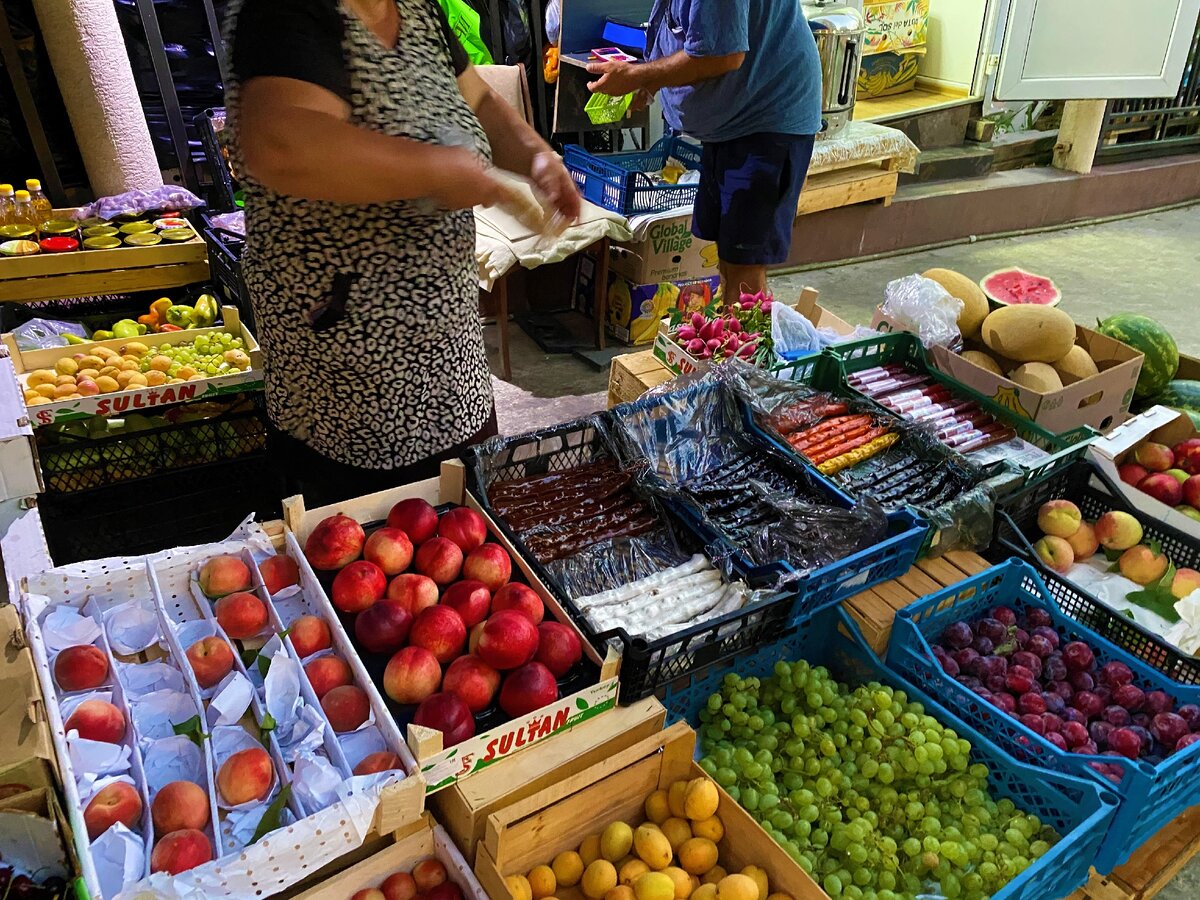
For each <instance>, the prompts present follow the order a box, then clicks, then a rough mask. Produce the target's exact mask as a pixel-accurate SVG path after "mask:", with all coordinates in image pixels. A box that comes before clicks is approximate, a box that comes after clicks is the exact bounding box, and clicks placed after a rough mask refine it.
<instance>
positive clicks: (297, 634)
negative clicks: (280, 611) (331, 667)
mask: <svg viewBox="0 0 1200 900" xmlns="http://www.w3.org/2000/svg"><path fill="white" fill-rule="evenodd" d="M288 637H290V638H291V639H292V646H293V647H295V648H296V655H297V656H299V657H300V658H301V659H304V658H305V657H308V656H312V655H313V654H314V653H319V652H320V651H322V650H328V649H329V648H330V647H332V646H333V636H332V635H331V634H330V633H329V626H328V625H326V624H325V620H324V619H320V618H318V617H317V616H300V618H298V619H296V621H294V622H293V623H292V625H291V627H290V628H289V629H288Z"/></svg>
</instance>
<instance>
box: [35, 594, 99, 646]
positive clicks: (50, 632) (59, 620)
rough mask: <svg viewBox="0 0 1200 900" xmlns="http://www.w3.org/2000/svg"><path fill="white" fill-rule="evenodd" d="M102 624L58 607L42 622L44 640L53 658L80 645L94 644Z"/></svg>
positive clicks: (71, 610)
mask: <svg viewBox="0 0 1200 900" xmlns="http://www.w3.org/2000/svg"><path fill="white" fill-rule="evenodd" d="M99 637H100V623H99V622H97V621H96V620H95V619H93V618H92V617H91V616H85V615H81V614H80V613H79V612H78V610H74V609H71V608H69V607H66V606H59V607H56V608H54V609H52V610H50V612H49V613H48V614H47V615H46V618H44V619H43V620H42V639H43V640H44V641H45V642H46V649H47V650H48V651H49V652H50V654H51V656H53V655H54V654H57V653H58V652H59V651H61V650H66V649H67V648H68V647H74V646H76V645H78V644H94V643H96V639H97V638H99Z"/></svg>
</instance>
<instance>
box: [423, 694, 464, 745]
mask: <svg viewBox="0 0 1200 900" xmlns="http://www.w3.org/2000/svg"><path fill="white" fill-rule="evenodd" d="M412 720H413V724H414V725H420V726H422V727H423V728H432V729H434V730H435V731H440V732H441V733H442V746H443V747H444V748H445V747H453V746H454V745H455V744H461V743H462V742H463V741H465V740H467V738H471V737H474V736H475V718H474V717H473V716H472V715H471V710H470V709H468V708H467V704H466V703H464V702H463V700H462V698H461V697H459V696H458V695H457V694H451V693H450V692H448V691H443V692H441V693H437V694H433V695H431V696H429V697H427V698H426V699H424V700H422V701H421V704H420V706H418V707H417V710H416V712H414V713H413V719H412Z"/></svg>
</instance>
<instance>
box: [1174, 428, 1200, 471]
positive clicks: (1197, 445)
mask: <svg viewBox="0 0 1200 900" xmlns="http://www.w3.org/2000/svg"><path fill="white" fill-rule="evenodd" d="M1171 452H1172V453H1173V454H1174V455H1175V465H1177V466H1179V468H1181V469H1183V471H1185V472H1187V473H1188V474H1189V475H1200V437H1194V438H1188V439H1187V440H1186V441H1180V442H1179V443H1178V444H1176V445H1175V446H1174V447H1172V448H1171Z"/></svg>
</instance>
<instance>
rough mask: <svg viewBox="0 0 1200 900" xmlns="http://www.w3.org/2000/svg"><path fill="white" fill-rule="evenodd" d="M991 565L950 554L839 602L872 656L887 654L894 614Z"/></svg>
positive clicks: (965, 553)
mask: <svg viewBox="0 0 1200 900" xmlns="http://www.w3.org/2000/svg"><path fill="white" fill-rule="evenodd" d="M990 567H991V563H989V562H988V561H987V560H985V559H984V558H983V557H982V556H980V555H979V554H977V553H971V552H969V551H965V550H951V551H950V552H949V553H947V554H945V555H944V556H940V557H938V558H937V559H922V560H920V561H919V562H918V563H917V564H916V565H915V566H913V567H912V568H911V569H909V570H908V571H907V572H905V573H904V574H903V575H901V576H900V577H899V578H895V579H893V580H892V581H885V582H884V583H883V584H877V585H875V587H873V588H871V589H870V590H866V591H863V592H862V593H861V594H856V595H854V596H853V597H851V598H850V599H849V600H846V601H844V602H843V604H842V605H843V606H844V607H845V608H846V611H847V612H848V613H850V616H851V618H853V619H854V621H855V622H857V623H858V627H859V629H860V630H861V631H862V633H863V636H864V637H865V638H866V639H867V643H869V644H870V645H871V649H873V650H874V651H875V652H876V653H878V654H879V655H880V656H882V655H883V654H884V653H885V652H886V651H887V645H888V639H889V638H890V637H891V635H892V622H893V620H894V619H895V618H896V612H897V611H898V610H901V609H904V607H906V606H908V605H909V604H910V603H914V602H916V601H917V600H919V599H921V598H922V597H925V596H928V595H929V594H932V593H934V592H936V591H940V590H941V589H942V588H945V587H949V586H950V585H952V584H957V583H958V582H960V581H962V580H963V579H965V578H969V577H970V576H972V575H978V574H979V573H980V572H982V571H983V570H984V569H988V568H990Z"/></svg>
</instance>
